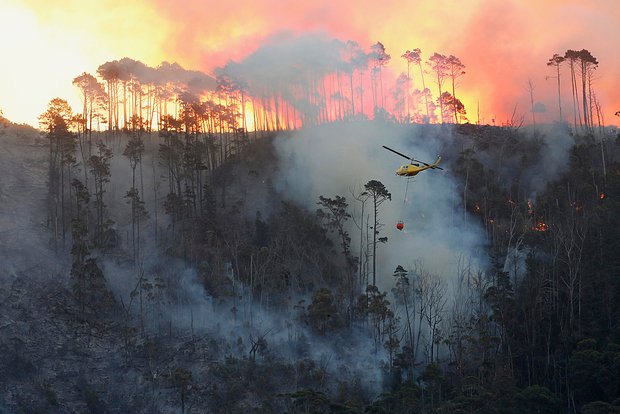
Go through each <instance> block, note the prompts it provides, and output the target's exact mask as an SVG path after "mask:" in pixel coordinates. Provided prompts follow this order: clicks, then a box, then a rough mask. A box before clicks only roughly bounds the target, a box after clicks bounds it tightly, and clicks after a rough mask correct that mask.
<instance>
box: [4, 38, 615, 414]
mask: <svg viewBox="0 0 620 414" xmlns="http://www.w3.org/2000/svg"><path fill="white" fill-rule="evenodd" d="M378 45H380V46H381V47H379V46H377V45H375V46H374V47H373V48H372V51H373V52H374V53H375V54H376V55H373V56H375V57H376V60H375V62H377V63H375V66H374V68H375V69H374V70H371V72H372V73H374V75H372V78H370V80H369V86H370V87H371V91H370V95H371V96H370V97H369V99H370V101H367V100H366V99H367V98H368V97H367V98H364V97H363V93H364V88H362V87H361V86H362V84H363V82H364V77H363V76H362V75H363V73H364V70H360V69H359V68H360V67H361V66H360V67H356V69H355V70H353V69H351V70H349V72H346V71H345V70H344V69H342V68H341V69H335V68H336V67H337V66H329V65H328V66H324V67H323V68H324V71H323V72H321V71H319V72H313V73H309V72H308V73H301V74H299V73H298V75H299V76H300V78H298V82H297V83H288V84H286V85H285V84H280V85H279V89H275V90H274V89H270V88H267V83H268V82H266V81H265V82H264V83H261V81H260V80H257V79H254V80H251V79H250V80H248V81H247V82H248V83H247V84H246V85H247V88H246V87H240V86H239V85H242V84H244V83H243V82H241V81H240V79H242V77H241V76H240V75H239V76H238V77H235V78H234V79H235V81H233V80H232V79H233V78H232V77H231V76H232V75H231V74H235V73H237V74H240V73H242V69H243V67H242V66H243V65H242V64H239V65H233V64H231V65H230V66H229V67H227V68H222V76H220V77H218V78H217V79H214V78H210V77H208V76H206V75H204V74H201V73H198V72H192V71H187V70H185V69H183V68H181V67H180V66H178V65H176V64H162V66H160V67H159V68H157V69H156V70H152V69H151V68H148V67H146V66H145V65H142V64H140V62H137V61H133V60H131V59H123V60H121V61H119V62H116V61H115V62H107V63H105V64H103V65H102V66H101V67H100V68H99V71H98V74H99V76H100V77H101V78H102V79H104V82H103V83H100V82H99V81H98V80H97V79H96V78H95V77H94V76H92V75H89V74H86V73H84V74H82V75H81V76H79V77H76V78H75V81H74V83H75V84H76V86H77V87H78V88H79V89H80V90H81V91H82V93H83V103H84V106H83V108H82V112H81V113H79V114H75V113H74V112H73V109H72V108H71V107H70V106H69V104H68V103H67V101H66V100H63V99H61V98H55V99H52V100H51V101H50V103H49V105H48V109H47V111H46V112H45V113H43V114H42V115H41V117H40V121H41V125H40V127H41V130H40V131H38V130H35V129H33V128H30V127H27V126H23V125H16V124H13V123H11V122H10V121H9V120H7V119H4V118H2V119H0V121H1V122H0V140H1V141H2V144H3V147H4V148H5V149H6V151H3V152H2V153H0V157H1V158H0V165H1V166H2V167H1V168H2V174H3V178H2V180H0V184H1V186H0V190H1V191H0V195H2V200H3V203H2V205H1V206H0V225H1V227H0V229H1V231H0V247H1V248H0V255H1V256H0V258H1V259H2V263H3V264H2V266H1V267H0V280H1V282H2V283H1V285H0V298H1V300H0V310H1V312H0V315H1V319H0V333H1V335H0V348H1V349H2V351H3V352H1V353H0V372H2V373H3V374H2V375H0V390H1V391H0V412H24V413H35V412H52V413H53V412H58V413H63V412H92V413H107V412H148V413H160V412H161V413H165V412H181V413H186V412H187V413H190V412H196V413H198V412H213V413H247V412H254V413H318V412H320V413H474V412H475V413H523V412H532V413H557V412H563V413H585V414H588V413H589V414H593V413H609V412H620V399H619V398H620V329H619V328H620V307H618V306H617V305H616V302H615V301H616V300H617V298H618V297H620V281H619V279H618V277H617V276H618V271H619V268H618V266H620V262H619V260H620V259H619V258H618V256H617V251H618V247H619V246H618V245H617V243H618V240H619V237H618V234H617V233H618V228H619V227H618V226H617V224H618V223H617V222H618V220H619V219H618V210H619V207H620V205H619V203H620V134H619V133H618V130H617V129H616V128H613V127H605V126H604V125H603V123H602V122H601V120H600V119H597V118H596V115H597V114H599V113H600V108H598V106H597V102H596V99H595V94H594V93H593V92H592V91H591V90H590V89H589V88H590V83H589V81H588V79H590V78H589V74H590V73H591V70H592V65H596V64H598V62H596V60H595V59H594V58H592V59H590V58H591V55H589V53H587V54H585V52H584V51H582V52H578V54H577V55H575V56H573V58H574V61H573V63H571V64H570V66H569V68H570V69H571V73H572V75H571V76H572V80H573V86H574V88H573V91H574V94H573V103H574V104H575V105H573V108H572V109H573V117H572V118H569V117H568V116H565V117H563V118H562V115H560V119H559V120H558V121H557V122H555V123H554V124H552V125H536V124H534V125H530V126H527V127H526V126H524V125H523V119H520V118H519V116H518V115H516V114H515V116H514V117H513V119H511V120H510V121H508V122H506V123H505V124H504V125H501V126H498V125H481V124H472V123H469V122H465V123H463V122H464V121H465V118H462V117H461V116H460V115H459V114H461V115H462V116H465V111H464V108H461V109H459V108H460V107H459V105H458V102H457V100H456V98H454V96H455V95H456V94H455V83H454V80H455V79H456V77H458V76H460V74H464V71H463V69H464V66H463V65H462V64H460V61H458V59H457V58H454V57H450V58H448V57H445V56H443V55H440V57H441V56H443V59H440V57H435V60H437V61H439V60H441V61H442V62H443V64H447V63H446V62H448V61H451V62H452V64H453V65H456V61H458V63H459V65H460V66H459V65H456V66H455V67H454V68H456V71H455V72H452V75H451V76H448V75H445V77H443V76H444V75H440V74H438V73H444V74H447V73H448V72H436V73H435V74H436V76H437V77H438V79H439V80H438V81H437V82H438V87H439V90H440V91H442V89H441V88H442V86H441V83H442V81H444V80H446V81H447V80H449V79H452V84H451V87H452V94H449V95H450V96H449V97H448V96H447V95H446V96H444V95H443V92H441V93H439V95H438V96H440V97H441V96H444V97H446V98H454V99H447V100H442V99H437V98H435V99H433V98H432V96H431V94H430V91H428V89H427V88H424V89H423V91H424V90H426V91H428V92H427V93H426V96H427V97H428V100H426V99H424V94H422V95H421V97H422V99H418V100H417V101H415V102H417V103H416V104H413V103H412V102H413V100H411V99H409V97H408V96H409V94H405V98H403V99H402V100H401V103H402V105H401V106H400V107H399V108H400V112H399V111H394V110H393V109H390V110H389V111H388V110H387V109H386V106H385V105H383V103H381V102H382V99H383V97H384V94H383V91H382V85H381V77H380V68H381V66H382V64H381V63H379V62H381V61H382V59H383V60H385V59H389V55H387V54H386V53H385V49H384V48H382V45H381V44H380V43H378ZM344 46H346V45H339V48H340V49H339V50H344V49H342V48H344ZM349 46H352V45H349ZM569 52H570V51H569ZM586 52H587V51H586ZM408 53H410V54H409V55H408V54H407V53H406V54H405V55H403V57H404V58H405V59H407V61H408V62H411V63H413V64H414V65H419V63H420V58H419V53H420V52H419V50H417V51H415V50H414V51H413V52H408ZM576 53H577V52H576ZM435 55H438V54H435ZM350 56H354V54H353V53H352V54H351V55H350ZM386 56H387V58H386ZM405 56H408V57H405ZM452 58H453V59H452ZM565 59H567V60H570V59H571V54H570V53H568V52H567V54H566V55H565V56H564V57H560V56H558V55H554V57H553V58H552V59H550V61H549V66H553V65H557V66H554V68H555V69H557V70H558V82H559V73H560V72H559V65H561V64H562V65H563V64H564V60H565ZM432 61H433V58H432V57H431V62H432ZM576 62H581V63H580V64H579V65H577V63H576ZM250 63H251V62H250ZM323 63H326V62H325V61H324V62H323ZM437 64H438V63H437ZM543 64H544V62H543ZM127 67H130V68H132V69H131V70H125V69H126V68H127ZM447 67H448V66H444V69H442V70H446V71H447ZM577 67H579V68H582V69H583V72H581V75H580V76H581V77H579V74H578V73H577V72H576V71H575V68H577ZM119 68H125V69H123V70H121V69H119ZM332 69H333V72H332ZM366 69H368V67H366ZM302 72H303V71H302ZM575 73H577V74H575ZM156 75H158V76H159V75H161V76H162V78H161V79H165V81H161V82H159V81H156V77H157V76H156ZM225 75H226V76H225ZM319 75H320V76H319ZM354 75H357V76H354ZM368 75H369V76H371V75H370V74H368ZM149 76H150V78H148V77H149ZM355 78H357V79H355ZM407 78H408V77H407ZM146 79H151V81H146ZM282 79H284V77H282V76H281V77H279V78H278V77H276V78H275V79H270V80H269V82H271V81H277V80H282ZM406 80H407V79H406ZM577 80H582V81H583V82H582V84H581V85H578V84H577V83H576V82H577ZM345 81H348V83H344V82H345ZM354 84H355V85H357V87H356V86H354ZM162 85H168V87H169V88H167V87H163V86H162ZM174 85H176V86H174ZM234 85H236V86H234ZM310 86H311V87H310ZM578 86H579V87H582V89H581V90H579V88H578ZM261 88H263V89H261ZM206 90H210V91H212V92H211V93H212V94H211V95H209V96H210V99H207V100H200V96H204V95H205V91H206ZM317 91H318V92H321V93H318V92H317ZM345 91H348V92H346V93H345ZM347 93H349V95H348V98H347ZM558 93H559V89H558ZM207 95H208V94H207ZM356 97H357V98H358V99H359V100H357V99H356ZM579 99H581V100H579ZM328 101H329V102H328ZM425 101H426V102H425ZM433 101H434V102H433ZM442 102H443V103H442ZM577 103H578V104H577ZM443 104H446V107H447V108H448V110H444V108H443ZM364 105H367V106H369V107H370V108H372V109H373V111H372V117H369V116H367V111H368V108H367V109H366V110H364V109H363V106H364ZM435 105H436V106H435ZM302 108H303V109H302ZM356 108H357V109H356ZM437 108H439V109H440V110H439V113H438V114H437V115H434V114H435V113H436V109H437ZM450 108H451V109H450ZM427 110H428V112H426V111H427ZM533 113H534V111H532V114H533ZM444 116H445V117H444ZM102 126H103V127H102ZM383 144H388V145H390V146H394V147H397V148H399V149H400V148H402V150H403V151H405V152H407V153H412V154H416V157H421V158H423V159H426V158H425V157H426V156H430V157H433V156H434V154H437V153H439V154H441V155H442V157H443V161H442V166H443V168H444V169H445V173H441V175H439V173H438V172H437V171H426V172H424V173H422V174H421V176H420V177H418V178H416V180H415V181H413V182H406V179H401V180H400V181H399V179H398V178H396V177H394V170H395V169H396V167H397V164H398V163H399V162H402V160H398V159H395V158H394V157H393V156H392V155H391V154H386V151H384V150H382V149H381V145H383ZM418 154H423V155H424V157H422V156H421V155H418ZM429 160H430V158H429ZM360 180H361V181H360ZM403 180H404V181H403ZM409 191H410V192H411V193H408V192H409ZM403 193H404V197H403ZM408 196H411V198H412V200H413V201H411V199H409V198H408ZM403 198H404V201H402V200H403ZM401 203H402V207H401V206H400V204H401ZM397 219H404V220H405V222H406V224H405V230H406V231H399V230H397V229H395V228H394V223H396V220H397ZM410 229H411V230H410Z"/></svg>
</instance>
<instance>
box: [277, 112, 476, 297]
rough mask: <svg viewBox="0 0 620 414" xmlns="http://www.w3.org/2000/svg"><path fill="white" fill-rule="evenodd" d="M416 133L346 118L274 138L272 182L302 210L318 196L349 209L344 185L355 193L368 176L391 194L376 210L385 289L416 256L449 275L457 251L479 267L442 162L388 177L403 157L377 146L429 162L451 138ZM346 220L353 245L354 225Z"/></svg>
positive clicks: (469, 227) (471, 229)
mask: <svg viewBox="0 0 620 414" xmlns="http://www.w3.org/2000/svg"><path fill="white" fill-rule="evenodd" d="M420 131H421V130H420V129H418V128H416V127H412V128H403V127H399V126H396V125H391V124H385V123H382V122H347V123H338V124H330V125H324V126H320V127H315V128H305V129H304V130H302V131H299V132H297V133H295V134H293V136H291V137H286V138H281V139H276V140H275V141H274V145H275V146H276V150H277V152H278V154H279V157H280V171H279V173H278V176H277V179H276V182H275V185H276V188H277V189H278V190H279V191H280V192H281V193H282V194H284V195H285V196H286V197H290V198H291V199H293V200H294V201H296V202H297V203H299V204H300V205H302V206H305V207H306V208H307V209H308V210H309V211H314V210H315V209H316V207H317V206H316V203H317V201H318V199H319V196H320V195H323V196H325V197H334V196H336V195H340V196H344V197H346V198H347V201H348V203H349V206H350V208H353V207H354V205H355V203H356V202H355V200H354V199H353V196H352V194H351V190H353V191H354V192H357V193H359V192H360V191H361V189H363V186H364V185H365V184H366V183H367V182H368V181H370V180H378V181H380V182H381V183H383V184H384V185H385V187H386V189H387V190H388V191H389V192H390V193H391V194H392V200H391V201H388V202H386V203H384V204H383V205H381V206H380V213H379V215H380V221H381V223H383V224H384V225H385V226H384V227H382V228H381V229H380V232H381V234H380V236H381V237H385V236H387V237H388V242H387V243H386V244H385V245H383V244H382V245H379V247H378V253H377V260H378V264H380V267H378V271H377V280H378V282H377V283H378V285H379V286H380V287H381V288H382V289H389V288H391V287H392V284H393V281H392V280H390V279H391V275H392V273H393V271H394V269H395V268H396V266H397V265H399V264H400V265H403V266H405V267H406V266H408V265H409V264H411V263H413V262H414V261H416V260H419V259H422V260H423V262H424V263H425V267H426V268H427V269H431V270H432V271H433V272H435V273H437V274H441V275H446V276H449V275H451V274H453V272H455V269H456V265H457V261H458V258H460V257H471V258H473V259H474V262H476V263H477V265H478V266H483V265H484V263H485V258H484V257H485V256H484V250H483V245H484V234H483V230H482V228H481V227H480V226H479V225H478V224H476V223H475V220H473V219H470V220H464V218H466V214H464V213H463V209H462V206H461V205H460V203H459V200H460V196H459V194H458V192H457V186H456V182H455V180H454V178H453V177H452V176H451V174H450V171H449V167H450V166H449V165H443V167H444V168H445V170H444V171H441V170H429V171H424V172H422V173H420V174H418V175H417V176H416V177H415V179H412V180H411V181H410V182H409V184H408V185H407V180H408V179H407V178H403V177H398V176H396V175H395V170H396V169H397V168H398V167H399V166H400V165H401V164H406V163H407V162H408V161H407V160H406V159H403V158H400V157H399V156H398V155H396V154H393V153H391V152H389V151H387V150H385V149H383V148H382V145H386V146H388V147H390V148H394V149H396V150H397V151H399V152H402V153H404V154H406V155H409V156H411V157H413V158H416V159H419V160H422V161H425V162H432V161H434V160H435V158H436V156H437V155H438V153H439V152H440V150H441V148H442V147H443V146H444V145H449V144H450V143H449V142H448V136H446V137H442V136H422V135H421V134H420ZM405 193H407V198H406V199H405ZM368 205H369V203H368V204H367V206H366V208H367V210H366V212H365V214H367V213H368V208H369V207H368ZM399 220H402V221H403V222H404V226H405V227H404V230H403V231H402V232H401V231H399V230H397V229H396V228H395V225H396V223H397V222H398V221H399ZM350 222H351V227H350V229H349V232H350V234H351V236H352V238H353V242H352V243H353V246H355V245H356V244H357V243H359V237H357V235H358V233H359V230H357V229H356V228H355V226H353V225H352V221H350ZM353 251H355V248H354V249H353Z"/></svg>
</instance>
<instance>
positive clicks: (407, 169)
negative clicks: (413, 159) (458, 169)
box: [396, 157, 441, 177]
mask: <svg viewBox="0 0 620 414" xmlns="http://www.w3.org/2000/svg"><path fill="white" fill-rule="evenodd" d="M440 161H441V157H437V161H435V162H434V163H433V164H426V165H424V166H423V167H421V166H420V165H416V164H405V165H403V166H401V167H400V168H399V169H398V170H396V175H399V176H401V177H413V176H414V175H416V174H417V173H419V172H420V171H424V170H428V169H430V168H438V167H437V165H438V164H439V162H440Z"/></svg>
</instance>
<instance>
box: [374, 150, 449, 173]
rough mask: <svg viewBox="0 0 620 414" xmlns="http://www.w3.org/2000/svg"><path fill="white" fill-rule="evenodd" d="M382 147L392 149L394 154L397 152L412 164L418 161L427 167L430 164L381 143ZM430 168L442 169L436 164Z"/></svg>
mask: <svg viewBox="0 0 620 414" xmlns="http://www.w3.org/2000/svg"><path fill="white" fill-rule="evenodd" d="M382 147H383V148H385V149H386V150H388V151H392V152H393V153H394V154H398V155H400V156H401V157H403V158H406V159H408V160H409V161H410V162H411V163H412V164H413V163H414V162H419V163H420V164H424V165H425V166H427V167H429V166H430V164H427V163H425V162H424V161H420V160H416V159H415V158H411V157H409V156H407V155H405V154H403V153H401V152H398V151H396V150H393V149H392V148H390V147H386V146H385V145H382ZM432 168H434V169H438V170H443V168H441V167H437V166H435V167H432Z"/></svg>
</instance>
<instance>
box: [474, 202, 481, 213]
mask: <svg viewBox="0 0 620 414" xmlns="http://www.w3.org/2000/svg"><path fill="white" fill-rule="evenodd" d="M474 213H480V206H479V205H478V203H476V204H474Z"/></svg>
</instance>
